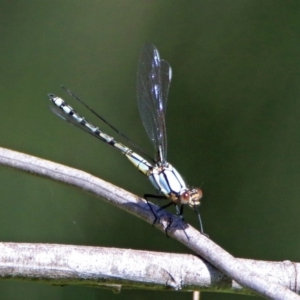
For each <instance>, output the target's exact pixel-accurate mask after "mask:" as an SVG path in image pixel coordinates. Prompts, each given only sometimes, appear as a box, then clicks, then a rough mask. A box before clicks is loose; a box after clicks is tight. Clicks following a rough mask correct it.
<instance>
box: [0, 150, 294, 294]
mask: <svg viewBox="0 0 300 300" xmlns="http://www.w3.org/2000/svg"><path fill="white" fill-rule="evenodd" d="M0 164H2V165H6V166H10V167H13V168H17V169H20V170H23V171H26V172H30V173H34V174H37V175H40V176H44V177H48V178H51V179H54V180H56V181H60V182H63V183H66V184H69V185H72V186H75V187H78V188H81V189H83V190H85V191H87V192H89V193H92V194H94V195H95V196H97V197H101V198H104V199H105V200H106V201H107V202H109V203H111V204H113V205H115V206H118V207H119V208H121V209H123V210H126V211H127V212H129V213H131V214H134V215H135V216H137V217H139V218H142V219H144V220H146V221H147V222H148V223H151V224H152V222H153V214H152V212H151V210H150V209H149V207H148V205H147V204H146V202H145V201H144V200H143V199H142V198H140V197H137V196H135V195H133V194H131V193H129V192H127V191H125V190H123V189H121V188H119V187H116V186H114V185H112V184H110V183H108V182H105V181H103V180H101V179H99V178H97V177H94V176H92V175H90V174H88V173H86V172H83V171H79V170H76V169H73V168H70V167H66V166H63V165H60V164H57V163H53V162H51V161H48V160H44V159H40V158H37V157H33V156H30V155H27V154H23V153H19V152H16V151H12V150H8V149H4V148H0ZM153 209H157V207H155V206H153ZM170 220H172V225H171V227H170V229H169V231H168V234H169V236H171V237H173V238H174V239H176V240H178V241H180V242H181V243H183V244H184V245H186V246H187V247H189V248H190V249H192V250H193V251H194V252H195V253H197V254H198V255H200V256H201V257H202V258H204V259H206V260H207V261H209V262H210V263H211V264H212V265H214V266H215V267H216V268H217V269H219V270H220V271H222V272H223V273H224V274H226V275H227V276H229V277H230V278H232V279H234V280H235V281H236V282H238V283H239V284H241V285H242V286H243V287H245V288H248V289H250V290H252V291H254V292H255V293H257V294H259V295H261V296H263V297H265V298H268V299H300V297H299V296H298V295H296V294H295V293H293V292H292V291H291V290H289V289H287V288H286V287H283V286H282V285H280V284H278V283H277V282H276V280H274V277H272V276H263V277H261V276H259V275H258V274H257V273H255V272H253V271H251V270H250V269H249V268H248V267H247V266H246V264H244V263H242V262H241V261H239V260H238V259H236V258H234V257H233V256H232V255H230V254H229V253H228V252H226V251H225V250H223V249H222V248H221V247H219V246H218V245H217V244H215V243H214V242H213V241H212V240H210V239H209V238H207V237H206V236H205V235H202V234H200V233H199V232H198V231H197V230H196V229H194V228H193V227H191V226H190V225H189V224H186V223H184V222H183V221H181V220H180V219H179V218H176V217H175V216H173V215H171V214H170V213H168V212H167V211H161V213H160V220H159V222H158V223H157V224H156V225H155V227H157V228H158V229H160V230H161V231H163V232H164V231H165V229H166V228H167V227H168V225H169V224H170ZM175 286H176V287H177V288H178V289H180V288H181V282H175ZM170 287H174V284H173V283H172V285H171V286H170ZM292 288H294V286H292Z"/></svg>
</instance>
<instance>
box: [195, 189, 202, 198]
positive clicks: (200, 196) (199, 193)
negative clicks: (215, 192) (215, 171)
mask: <svg viewBox="0 0 300 300" xmlns="http://www.w3.org/2000/svg"><path fill="white" fill-rule="evenodd" d="M195 190H196V191H197V194H198V200H200V199H201V198H202V197H203V192H202V190H201V189H199V188H195Z"/></svg>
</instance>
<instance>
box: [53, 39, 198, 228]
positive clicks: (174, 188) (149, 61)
mask: <svg viewBox="0 0 300 300" xmlns="http://www.w3.org/2000/svg"><path fill="white" fill-rule="evenodd" d="M137 75H138V76H137V98H138V107H139V111H140V115H141V118H142V122H143V124H144V127H145V129H146V132H147V134H148V136H149V138H150V140H151V142H152V144H153V146H154V149H155V153H156V157H155V159H154V160H153V163H150V162H149V161H147V160H146V159H144V158H143V157H141V156H140V155H138V154H137V153H135V152H134V151H133V150H131V149H130V148H128V147H126V146H124V145H123V144H121V143H119V142H117V141H116V140H115V139H114V138H113V137H111V136H109V135H107V134H105V133H104V132H103V131H101V130H100V129H99V128H98V127H96V126H94V125H93V124H92V123H90V122H89V121H87V120H86V119H85V118H83V117H82V116H81V115H79V114H78V113H77V112H76V111H75V110H74V109H73V108H72V107H71V106H69V105H68V104H67V103H66V102H65V101H64V100H63V99H62V98H60V97H57V96H56V95H54V94H48V97H49V99H50V100H51V101H52V102H53V103H54V104H55V107H53V108H52V110H53V111H54V113H55V114H57V115H58V116H60V117H62V118H63V119H65V120H67V121H69V122H71V123H73V124H75V125H77V126H79V127H80V128H81V129H83V130H85V131H87V132H89V133H90V134H92V135H93V136H95V137H97V138H99V139H100V140H102V141H104V142H105V143H107V144H109V145H111V146H113V147H114V148H116V149H118V150H119V151H121V153H122V154H124V155H125V156H126V157H127V158H128V159H129V161H130V162H131V163H133V165H134V166H135V167H137V169H138V170H139V171H141V172H142V173H143V174H145V175H146V176H147V177H148V178H149V180H150V181H151V183H152V184H153V186H154V187H155V188H156V190H157V191H158V193H159V195H152V194H145V195H144V197H145V199H146V200H147V201H148V199H149V198H158V199H169V200H170V201H171V202H169V203H168V204H166V205H164V206H162V207H161V208H160V210H161V209H163V208H166V207H168V206H170V205H172V204H175V207H176V211H177V214H178V215H179V216H180V217H181V218H182V214H183V207H184V205H185V204H188V205H189V206H190V207H191V208H193V209H194V210H195V212H196V213H197V215H198V219H199V223H200V230H201V232H202V233H203V226H202V222H201V217H200V213H199V211H198V207H199V205H200V199H201V198H202V190H201V189H200V188H189V187H187V185H186V184H185V182H184V180H183V178H182V177H181V175H180V174H179V173H178V172H177V170H176V169H175V168H174V167H173V166H172V165H171V164H170V163H169V162H168V161H167V136H166V125H165V114H166V104H167V97H168V92H169V87H170V83H171V79H172V69H171V66H170V64H169V63H168V62H167V61H165V60H163V59H160V56H159V52H158V50H157V49H156V47H155V46H154V45H152V44H146V45H144V47H143V48H142V51H141V54H140V58H139V64H138V74H137ZM67 91H68V92H69V93H70V94H71V95H72V96H74V97H75V98H76V99H77V100H79V101H80V102H81V103H82V101H81V100H80V99H79V98H78V97H77V96H75V95H74V94H73V93H72V92H70V91H69V90H67ZM83 105H85V106H86V107H87V108H88V109H89V110H90V111H91V112H92V113H94V114H95V115H97V116H98V117H99V118H100V119H101V120H102V121H104V122H105V123H106V124H108V125H109V126H110V127H111V128H112V129H113V130H114V131H116V132H117V133H119V134H120V132H119V131H118V130H117V129H116V128H115V127H113V126H112V125H110V124H109V123H108V122H107V121H106V120H105V119H103V118H102V117H101V116H99V115H98V114H97V113H96V112H95V111H93V110H92V109H90V108H89V107H88V106H87V105H86V104H84V103H83ZM122 136H123V137H124V135H122ZM149 207H150V208H151V210H152V212H153V214H154V216H155V221H156V219H157V215H156V213H155V212H154V211H153V209H152V207H151V206H150V205H149Z"/></svg>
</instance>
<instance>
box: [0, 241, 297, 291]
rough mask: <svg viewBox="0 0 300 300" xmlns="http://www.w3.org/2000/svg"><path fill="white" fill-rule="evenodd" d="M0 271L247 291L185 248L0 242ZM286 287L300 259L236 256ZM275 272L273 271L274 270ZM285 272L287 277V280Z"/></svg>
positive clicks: (71, 280)
mask: <svg viewBox="0 0 300 300" xmlns="http://www.w3.org/2000/svg"><path fill="white" fill-rule="evenodd" d="M0 253H1V257H0V277H1V278H9V279H10V278H14V279H18V280H24V281H39V282H43V283H46V284H51V285H81V286H89V287H102V288H110V289H113V290H117V291H118V290H121V289H128V288H129V289H137V288H139V289H150V290H170V289H173V290H179V289H180V290H181V291H185V292H189V291H191V290H200V289H201V290H203V291H210V292H213V291H218V292H221V291H224V292H227V293H228V292H231V293H238V294H250V292H249V290H247V289H244V288H242V287H241V286H240V285H238V284H237V283H236V282H235V281H233V280H231V279H230V278H228V277H227V276H225V275H224V274H223V273H221V272H220V271H218V270H217V269H216V268H214V267H212V266H211V265H210V264H209V263H208V262H206V261H205V260H203V259H201V258H199V257H197V256H193V255H187V254H175V253H163V252H150V251H139V250H128V249H116V248H104V247H88V246H73V245H55V244H27V243H0ZM238 260H239V261H240V262H241V263H243V264H245V265H246V266H247V267H248V268H249V269H252V270H255V272H257V273H258V274H260V276H272V277H274V282H275V281H276V282H277V283H278V284H281V285H282V286H285V287H287V288H289V287H290V285H291V278H292V279H293V280H294V283H296V284H297V286H299V282H297V280H298V279H297V274H296V272H295V271H296V270H297V269H299V268H300V264H292V263H291V262H282V263H277V262H264V261H254V260H245V259H238ZM274 274H276V277H275V276H274ZM288 278H289V280H287V279H288Z"/></svg>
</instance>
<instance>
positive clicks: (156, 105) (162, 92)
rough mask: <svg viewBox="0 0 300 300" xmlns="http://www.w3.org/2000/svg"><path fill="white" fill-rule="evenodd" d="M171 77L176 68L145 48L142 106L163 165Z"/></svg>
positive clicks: (148, 46)
mask: <svg viewBox="0 0 300 300" xmlns="http://www.w3.org/2000/svg"><path fill="white" fill-rule="evenodd" d="M171 78H172V69H171V67H170V65H169V63H168V62H167V61H165V60H161V59H160V56H159V52H158V50H157V49H156V47H155V46H154V45H152V44H146V45H144V47H143V48H142V51H141V54H140V58H139V65H138V76H137V98H138V107H139V111H140V115H141V118H142V122H143V125H144V127H145V130H146V132H147V134H148V136H149V138H150V140H151V141H152V144H153V146H154V149H155V151H156V154H157V160H158V162H160V163H165V162H166V159H167V157H166V156H167V136H166V125H165V114H166V105H167V97H168V92H169V86H170V82H171Z"/></svg>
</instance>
